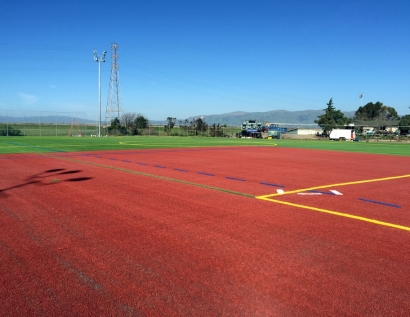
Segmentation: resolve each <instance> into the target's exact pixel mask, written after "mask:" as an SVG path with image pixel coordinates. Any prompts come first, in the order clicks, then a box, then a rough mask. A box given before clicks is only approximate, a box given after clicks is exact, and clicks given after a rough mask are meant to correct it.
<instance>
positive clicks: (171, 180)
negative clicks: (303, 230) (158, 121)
mask: <svg viewBox="0 0 410 317" xmlns="http://www.w3.org/2000/svg"><path fill="white" fill-rule="evenodd" d="M43 155H44V156H47V157H51V158H56V159H61V160H67V161H71V162H76V163H81V164H86V165H91V166H97V167H103V168H107V169H111V170H116V171H121V172H125V173H130V174H135V175H141V176H146V177H151V178H156V179H161V180H167V181H170V182H175V183H180V184H185V185H191V186H196V187H201V188H206V189H210V190H215V191H219V192H223V193H227V194H233V195H238V196H243V197H248V198H256V197H255V195H251V194H247V193H240V192H236V191H233V190H229V189H224V188H219V187H213V186H208V185H204V184H199V183H193V182H188V181H183V180H179V179H175V178H170V177H165V176H159V175H154V174H148V173H143V172H138V171H133V170H128V169H125V168H121V167H115V166H110V165H104V164H98V163H93V162H86V161H81V160H78V159H73V158H67V157H61V156H52V155H48V154H43Z"/></svg>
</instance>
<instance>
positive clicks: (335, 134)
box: [329, 129, 356, 141]
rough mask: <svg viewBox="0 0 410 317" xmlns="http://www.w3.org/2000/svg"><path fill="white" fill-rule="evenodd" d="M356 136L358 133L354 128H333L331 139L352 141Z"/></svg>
mask: <svg viewBox="0 0 410 317" xmlns="http://www.w3.org/2000/svg"><path fill="white" fill-rule="evenodd" d="M355 138H356V133H355V132H354V130H353V129H333V130H332V131H331V132H330V136H329V139H330V140H339V141H352V140H354V139H355Z"/></svg>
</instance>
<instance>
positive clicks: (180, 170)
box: [174, 168, 188, 173]
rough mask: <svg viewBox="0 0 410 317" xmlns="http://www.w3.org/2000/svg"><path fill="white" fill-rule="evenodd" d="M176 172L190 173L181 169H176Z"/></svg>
mask: <svg viewBox="0 0 410 317" xmlns="http://www.w3.org/2000/svg"><path fill="white" fill-rule="evenodd" d="M174 170H175V171H178V172H185V173H187V172H188V170H183V169H181V168H174Z"/></svg>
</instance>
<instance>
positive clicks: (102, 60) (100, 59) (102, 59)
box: [94, 50, 107, 137]
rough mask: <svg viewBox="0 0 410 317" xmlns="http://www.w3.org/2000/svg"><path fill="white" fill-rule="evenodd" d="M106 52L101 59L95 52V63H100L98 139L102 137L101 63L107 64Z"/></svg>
mask: <svg viewBox="0 0 410 317" xmlns="http://www.w3.org/2000/svg"><path fill="white" fill-rule="evenodd" d="M106 54H107V52H106V51H104V52H103V54H102V56H101V58H98V55H97V51H96V50H94V62H97V63H98V105H99V109H100V110H99V118H98V137H101V63H104V62H105V55H106Z"/></svg>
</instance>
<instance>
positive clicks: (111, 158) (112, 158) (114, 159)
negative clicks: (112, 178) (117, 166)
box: [108, 157, 117, 161]
mask: <svg viewBox="0 0 410 317" xmlns="http://www.w3.org/2000/svg"><path fill="white" fill-rule="evenodd" d="M108 159H109V160H111V161H116V160H117V159H116V158H114V157H110V158H108Z"/></svg>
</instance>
